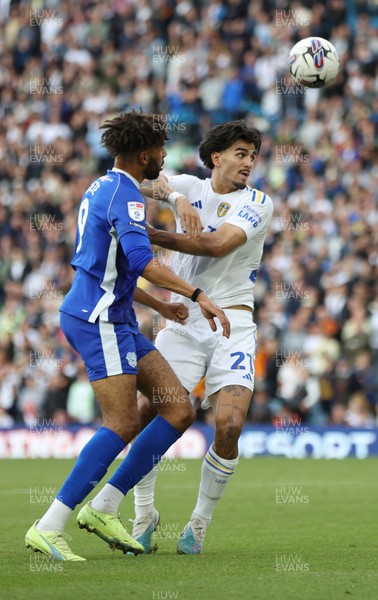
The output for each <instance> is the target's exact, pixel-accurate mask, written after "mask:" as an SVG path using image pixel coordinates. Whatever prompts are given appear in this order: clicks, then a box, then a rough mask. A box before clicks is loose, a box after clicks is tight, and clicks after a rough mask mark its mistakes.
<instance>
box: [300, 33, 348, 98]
mask: <svg viewBox="0 0 378 600" xmlns="http://www.w3.org/2000/svg"><path fill="white" fill-rule="evenodd" d="M289 67H290V73H291V76H292V78H293V79H294V81H295V83H298V84H299V85H304V86H305V87H309V88H321V87H323V86H324V85H326V84H328V83H330V82H331V81H333V80H334V79H335V77H336V76H337V74H338V72H339V70H340V59H339V57H338V54H337V52H336V49H335V47H334V46H333V45H332V44H331V42H329V41H328V40H324V39H323V38H320V37H308V38H305V39H303V40H300V41H299V42H297V43H296V44H295V46H293V47H292V49H291V50H290V54H289Z"/></svg>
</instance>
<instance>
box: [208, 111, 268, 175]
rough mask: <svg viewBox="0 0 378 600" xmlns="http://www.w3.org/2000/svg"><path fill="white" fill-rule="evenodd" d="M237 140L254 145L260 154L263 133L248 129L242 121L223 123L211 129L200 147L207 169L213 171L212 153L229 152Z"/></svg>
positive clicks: (252, 128)
mask: <svg viewBox="0 0 378 600" xmlns="http://www.w3.org/2000/svg"><path fill="white" fill-rule="evenodd" d="M237 140H243V141H244V142H248V143H249V144H254V145H255V148H256V152H257V154H258V153H259V152H260V148H261V133H260V132H259V130H258V129H255V128H254V127H248V126H247V125H246V123H245V121H243V120H242V119H240V120H238V121H229V122H228V123H222V124H221V125H216V126H215V127H212V129H209V131H208V132H207V133H206V134H205V137H204V138H203V140H202V142H201V143H200V146H199V155H200V158H201V160H202V162H203V164H204V165H205V167H208V168H209V169H213V168H214V165H213V161H212V160H211V155H212V153H213V152H223V150H227V149H228V148H230V147H231V146H232V144H234V143H235V142H237Z"/></svg>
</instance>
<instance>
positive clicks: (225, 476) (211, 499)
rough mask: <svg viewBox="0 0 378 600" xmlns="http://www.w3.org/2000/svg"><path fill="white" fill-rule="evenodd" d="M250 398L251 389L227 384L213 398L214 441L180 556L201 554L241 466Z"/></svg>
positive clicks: (182, 540) (186, 529)
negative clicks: (215, 515)
mask: <svg viewBox="0 0 378 600" xmlns="http://www.w3.org/2000/svg"><path fill="white" fill-rule="evenodd" d="M251 396H252V392H251V390H249V389H248V388H245V387H243V386H241V385H228V386H226V387H224V388H222V389H221V390H220V391H219V392H217V393H216V394H213V395H212V396H211V397H210V402H211V406H212V408H213V411H214V426H215V438H214V443H213V445H212V446H211V447H210V448H209V450H208V452H207V454H206V456H205V458H204V461H203V463H202V470H201V483H200V488H199V493H198V498H197V504H196V507H195V509H194V511H193V513H192V516H191V519H190V521H189V523H187V525H186V526H185V528H184V531H183V533H182V534H181V538H180V540H179V542H178V545H177V551H178V552H179V553H180V554H199V553H200V552H201V551H202V548H203V541H204V537H205V533H206V529H207V527H208V526H209V525H210V521H211V518H212V515H213V511H214V509H215V507H216V505H217V504H218V502H219V500H220V499H221V497H222V496H223V494H224V491H225V489H226V485H227V483H228V481H229V478H230V477H231V475H232V474H233V473H234V471H235V469H236V466H237V463H238V440H239V437H240V434H241V431H242V429H243V425H244V422H245V418H246V416H247V412H248V408H249V405H250V402H251Z"/></svg>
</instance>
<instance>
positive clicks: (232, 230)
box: [148, 223, 247, 257]
mask: <svg viewBox="0 0 378 600" xmlns="http://www.w3.org/2000/svg"><path fill="white" fill-rule="evenodd" d="M148 235H149V238H150V242H151V244H155V245H156V246H161V247H162V248H167V249H168V250H176V251H177V252H183V253H185V254H193V255H195V256H213V257H219V256H226V254H229V253H230V252H232V251H233V250H235V248H237V247H238V246H241V245H242V244H244V243H245V242H246V241H247V236H246V234H245V232H244V231H243V230H242V229H240V228H239V227H236V226H235V225H229V224H228V223H225V224H224V225H221V227H219V229H217V231H214V232H211V233H210V232H205V233H201V236H200V237H199V238H197V239H193V240H189V239H188V238H187V236H186V235H183V234H182V233H169V232H167V231H161V230H159V229H154V228H153V227H151V226H150V225H148Z"/></svg>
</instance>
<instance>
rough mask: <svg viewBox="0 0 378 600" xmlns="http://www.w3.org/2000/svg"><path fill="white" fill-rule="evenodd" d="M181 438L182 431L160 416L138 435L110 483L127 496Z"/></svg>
mask: <svg viewBox="0 0 378 600" xmlns="http://www.w3.org/2000/svg"><path fill="white" fill-rule="evenodd" d="M181 436H182V433H181V431H178V429H176V428H175V427H173V425H171V424H170V423H168V421H166V420H165V419H163V417H161V416H160V415H158V416H157V417H155V419H154V420H153V421H151V423H150V424H149V425H147V427H146V428H145V429H143V431H142V432H141V433H140V434H139V435H138V437H137V439H136V440H135V442H134V443H133V445H132V446H131V448H130V452H129V453H128V455H127V456H126V458H125V459H124V460H123V462H122V464H121V465H120V466H119V467H118V469H117V470H116V472H115V473H114V475H113V476H112V477H111V478H110V479H109V482H108V483H110V484H111V485H113V486H114V487H115V488H117V489H118V490H120V491H121V492H122V493H123V494H125V495H126V494H127V492H128V491H129V490H131V488H133V487H134V485H136V484H137V483H138V481H140V480H141V479H142V477H144V476H145V475H147V473H149V472H150V471H151V469H152V467H153V466H154V465H156V464H157V463H158V462H159V461H160V460H161V458H162V456H163V455H164V454H165V452H166V451H167V450H168V448H169V447H170V446H172V444H173V443H174V442H175V441H176V440H178V439H179V437H181Z"/></svg>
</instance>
